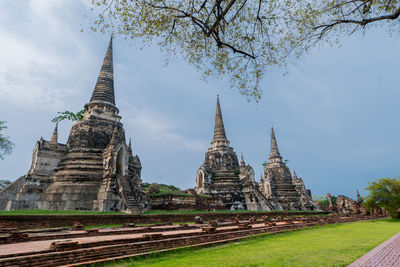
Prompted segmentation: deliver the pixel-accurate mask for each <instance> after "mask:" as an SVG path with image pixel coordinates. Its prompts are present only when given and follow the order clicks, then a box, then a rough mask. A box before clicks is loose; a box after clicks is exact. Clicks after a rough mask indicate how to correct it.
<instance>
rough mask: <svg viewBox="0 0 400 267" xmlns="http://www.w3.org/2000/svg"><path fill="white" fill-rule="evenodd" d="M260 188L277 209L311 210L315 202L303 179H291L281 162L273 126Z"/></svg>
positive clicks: (315, 207) (315, 206)
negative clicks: (267, 158)
mask: <svg viewBox="0 0 400 267" xmlns="http://www.w3.org/2000/svg"><path fill="white" fill-rule="evenodd" d="M261 182H262V183H263V184H262V185H260V188H262V189H263V191H264V192H263V193H264V195H265V196H266V197H267V198H268V199H269V200H270V201H271V202H273V204H274V206H275V209H279V210H310V209H311V210H312V209H317V208H318V207H317V204H316V203H315V202H314V201H313V200H312V198H311V196H310V195H311V192H307V190H306V188H305V185H304V182H303V180H302V179H301V180H300V179H299V178H297V176H295V177H294V178H293V179H292V175H291V173H290V170H289V168H288V167H287V166H286V164H285V163H284V162H283V160H282V157H281V154H280V153H279V149H278V145H277V142H276V138H275V132H274V128H273V127H271V150H270V154H269V162H268V163H267V165H266V166H265V170H264V180H261Z"/></svg>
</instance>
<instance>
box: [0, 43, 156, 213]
mask: <svg viewBox="0 0 400 267" xmlns="http://www.w3.org/2000/svg"><path fill="white" fill-rule="evenodd" d="M84 109H85V114H84V116H83V119H82V120H81V121H78V122H75V123H74V124H73V126H72V128H71V131H70V134H69V137H68V141H67V144H60V143H58V129H57V125H56V127H55V130H54V133H53V135H52V136H51V138H50V141H46V140H44V139H43V138H40V140H39V141H38V142H37V143H36V145H35V148H34V150H33V155H32V164H31V167H30V169H29V171H28V173H27V174H26V175H25V176H22V177H20V178H19V179H17V180H16V181H15V182H14V183H13V184H11V185H10V186H8V187H7V188H5V189H4V190H3V191H1V192H0V210H16V209H53V210H92V211H125V212H142V211H144V210H147V209H148V201H147V198H146V195H145V193H144V192H143V190H142V187H141V178H140V176H141V169H142V167H141V163H140V160H139V157H138V156H137V155H136V156H134V155H133V153H132V145H131V141H129V144H128V145H127V144H126V140H125V130H124V128H123V125H122V123H121V122H120V120H121V116H119V115H118V113H119V110H118V108H117V106H116V105H115V97H114V76H113V51H112V38H111V40H110V43H109V46H108V49H107V52H106V55H105V58H104V61H103V65H102V67H101V70H100V74H99V76H98V79H97V83H96V86H95V88H94V91H93V94H92V97H91V99H90V101H89V103H87V104H86V105H85V106H84Z"/></svg>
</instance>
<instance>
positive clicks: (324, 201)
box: [313, 195, 337, 206]
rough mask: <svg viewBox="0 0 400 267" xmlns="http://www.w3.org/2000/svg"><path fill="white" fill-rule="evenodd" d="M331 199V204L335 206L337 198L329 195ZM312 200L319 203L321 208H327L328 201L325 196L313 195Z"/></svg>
mask: <svg viewBox="0 0 400 267" xmlns="http://www.w3.org/2000/svg"><path fill="white" fill-rule="evenodd" d="M331 199H332V204H333V205H336V199H337V197H336V196H334V195H331ZM313 200H314V201H317V202H319V204H321V205H323V206H329V200H328V197H327V196H321V195H314V196H313Z"/></svg>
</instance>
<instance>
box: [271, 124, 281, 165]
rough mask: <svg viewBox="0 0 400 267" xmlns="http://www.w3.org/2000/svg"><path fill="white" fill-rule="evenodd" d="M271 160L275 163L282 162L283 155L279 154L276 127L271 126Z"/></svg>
mask: <svg viewBox="0 0 400 267" xmlns="http://www.w3.org/2000/svg"><path fill="white" fill-rule="evenodd" d="M269 159H270V160H272V159H275V160H273V162H277V161H282V157H281V154H280V153H279V149H278V144H277V143H276V138H275V132H274V127H273V126H272V125H271V151H270V153H269Z"/></svg>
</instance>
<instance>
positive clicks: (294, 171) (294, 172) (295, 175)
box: [293, 169, 297, 180]
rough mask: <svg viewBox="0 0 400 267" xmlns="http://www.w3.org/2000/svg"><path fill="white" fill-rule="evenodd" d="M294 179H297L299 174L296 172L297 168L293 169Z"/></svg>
mask: <svg viewBox="0 0 400 267" xmlns="http://www.w3.org/2000/svg"><path fill="white" fill-rule="evenodd" d="M293 179H294V180H297V174H296V170H295V169H293Z"/></svg>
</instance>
